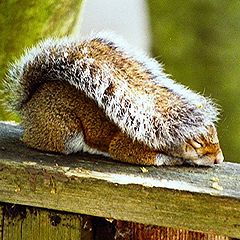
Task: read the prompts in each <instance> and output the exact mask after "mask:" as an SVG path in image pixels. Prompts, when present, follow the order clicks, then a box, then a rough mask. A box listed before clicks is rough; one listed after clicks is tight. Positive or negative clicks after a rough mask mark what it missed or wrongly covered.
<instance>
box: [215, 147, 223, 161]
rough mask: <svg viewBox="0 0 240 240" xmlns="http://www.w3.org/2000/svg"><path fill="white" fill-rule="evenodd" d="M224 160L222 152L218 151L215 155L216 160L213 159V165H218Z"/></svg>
mask: <svg viewBox="0 0 240 240" xmlns="http://www.w3.org/2000/svg"><path fill="white" fill-rule="evenodd" d="M223 160H224V156H223V153H222V150H220V152H219V153H218V154H217V156H216V158H215V162H214V163H215V164H219V163H222V162H223Z"/></svg>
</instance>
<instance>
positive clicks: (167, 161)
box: [154, 153, 186, 166]
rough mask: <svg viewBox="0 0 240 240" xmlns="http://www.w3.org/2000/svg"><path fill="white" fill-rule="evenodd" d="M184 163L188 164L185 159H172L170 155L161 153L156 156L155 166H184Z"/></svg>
mask: <svg viewBox="0 0 240 240" xmlns="http://www.w3.org/2000/svg"><path fill="white" fill-rule="evenodd" d="M184 162H186V160H185V159H183V158H178V157H172V156H169V155H165V154H162V153H159V154H157V156H156V162H155V164H154V165H156V166H162V165H167V166H174V165H182V164H183V163H184Z"/></svg>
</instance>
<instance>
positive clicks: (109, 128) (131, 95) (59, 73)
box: [5, 33, 223, 166]
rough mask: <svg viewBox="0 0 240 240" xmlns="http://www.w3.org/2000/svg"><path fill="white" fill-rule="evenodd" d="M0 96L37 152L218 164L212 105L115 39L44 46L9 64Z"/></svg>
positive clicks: (103, 35)
mask: <svg viewBox="0 0 240 240" xmlns="http://www.w3.org/2000/svg"><path fill="white" fill-rule="evenodd" d="M5 93H6V100H7V102H8V103H9V104H10V105H11V107H12V108H13V109H14V110H15V111H17V112H18V113H19V114H20V116H21V124H22V126H23V129H24V134H23V137H22V140H23V141H24V142H25V143H26V144H27V145H28V146H30V147H32V148H35V149H38V150H41V151H47V152H57V153H63V154H70V153H75V152H79V151H83V152H88V153H92V154H102V155H105V156H108V157H111V158H112V159H114V160H117V161H122V162H127V163H132V164H139V165H155V166H160V165H181V164H184V163H186V162H187V163H190V164H194V165H213V164H216V163H221V162H222V161H223V154H222V151H221V148H220V145H219V140H218V136H217V131H216V127H215V123H216V121H217V120H218V108H217V107H216V104H214V103H213V101H212V100H211V99H209V98H206V97H203V96H201V95H200V94H198V93H196V92H194V91H191V90H189V89H188V88H187V87H184V86H183V85H181V84H179V83H176V82H175V81H174V80H172V79H171V77H170V76H169V75H167V74H166V73H165V72H164V70H163V67H162V65H161V64H160V63H158V62H157V61H156V60H155V59H153V58H150V57H148V56H146V55H145V54H144V53H141V52H140V51H136V50H134V49H133V48H132V47H131V46H129V45H128V43H126V42H125V41H124V40H123V39H120V38H119V37H118V36H115V35H111V34H110V35H109V34H108V33H98V34H95V35H92V36H90V37H86V38H85V39H83V40H76V39H72V38H70V37H64V38H61V39H54V38H50V39H46V40H42V41H41V42H39V43H38V44H37V45H36V46H34V47H32V48H31V49H28V50H26V51H25V53H24V54H23V56H22V57H21V58H20V59H19V60H17V61H16V62H15V63H13V64H12V66H11V67H10V69H9V71H8V74H7V75H6V78H5Z"/></svg>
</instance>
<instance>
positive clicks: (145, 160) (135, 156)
mask: <svg viewBox="0 0 240 240" xmlns="http://www.w3.org/2000/svg"><path fill="white" fill-rule="evenodd" d="M109 154H110V155H111V157H112V158H114V159H116V160H119V161H121V162H128V163H132V164H139V165H155V166H160V165H182V164H183V162H184V161H185V160H184V159H181V158H177V157H171V156H167V155H165V154H162V153H160V152H159V151H156V150H154V149H151V148H149V147H148V146H146V145H144V144H143V143H140V142H138V141H133V140H132V139H131V138H129V137H128V136H127V135H126V134H124V133H122V132H118V133H117V134H116V135H115V136H114V137H113V139H112V140H111V143H110V145H109Z"/></svg>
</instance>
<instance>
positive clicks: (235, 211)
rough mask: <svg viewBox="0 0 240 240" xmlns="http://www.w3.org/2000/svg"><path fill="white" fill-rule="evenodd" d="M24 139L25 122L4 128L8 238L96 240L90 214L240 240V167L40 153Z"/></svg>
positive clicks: (2, 185) (2, 178)
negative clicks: (153, 163) (128, 161)
mask: <svg viewBox="0 0 240 240" xmlns="http://www.w3.org/2000/svg"><path fill="white" fill-rule="evenodd" d="M21 134H22V130H21V128H20V127H19V126H18V125H13V124H9V123H4V122H2V123H0V202H1V208H0V209H1V210H0V218H1V220H0V222H1V223H2V224H1V233H0V234H1V235H2V236H1V235H0V239H11V240H12V239H23V240H24V239H41V240H43V239H64V240H65V239H71V240H75V239H84V240H85V239H93V235H94V232H95V233H96V230H95V229H94V227H95V225H94V224H93V221H94V220H92V219H93V218H92V217H90V216H96V217H104V218H106V219H107V220H108V221H110V222H111V220H112V219H116V220H119V221H117V224H115V225H117V226H120V225H121V223H123V222H121V221H129V222H135V223H141V224H144V225H141V224H138V225H136V226H146V225H154V226H162V227H164V228H165V230H166V229H181V233H184V232H186V233H189V231H190V230H191V231H195V232H204V233H205V235H206V236H208V238H206V239H230V238H240V164H234V163H228V162H225V163H223V164H221V165H216V166H214V167H213V168H207V167H201V168H197V167H188V166H186V167H145V168H142V167H141V166H132V165H128V164H123V163H118V162H114V161H111V159H107V158H104V157H101V156H95V155H88V154H75V155H71V156H63V155H57V154H49V153H43V152H39V151H36V150H33V149H30V148H27V147H26V146H25V145H24V144H23V143H22V142H21V140H20V137H21ZM120 220H121V221H120ZM131 224H133V223H129V224H128V226H130V225H131ZM96 226H97V225H96ZM130 227H132V229H133V228H134V226H133V225H131V226H130ZM155 228H156V227H155ZM161 229H163V228H158V229H157V230H156V229H155V230H154V231H155V232H156V231H158V232H159V234H160V232H161ZM169 231H170V230H169ZM177 234H179V231H178V233H177ZM30 236H31V237H30ZM159 236H160V235H159ZM189 236H190V235H189ZM210 236H212V238H210ZM108 237H109V236H108ZM96 239H100V238H96ZM103 239H104V238H103ZM105 239H110V238H107V237H106V238H105ZM119 239H120V238H119ZM122 239H124V238H122ZM126 239H127V238H126ZM135 239H136V238H135ZM149 239H150V238H149ZM152 239H154V238H152ZM155 239H176V240H178V239H180V237H178V238H177V237H176V236H175V237H172V238H171V237H169V236H166V238H155ZM181 239H200V238H197V237H196V238H187V237H186V238H181ZM202 239H205V238H202Z"/></svg>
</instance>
